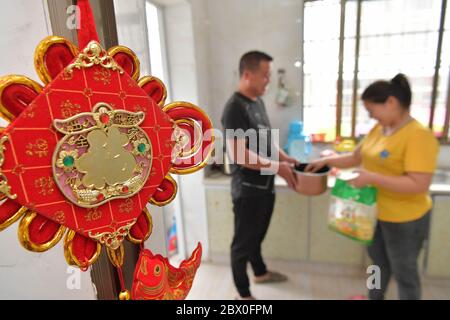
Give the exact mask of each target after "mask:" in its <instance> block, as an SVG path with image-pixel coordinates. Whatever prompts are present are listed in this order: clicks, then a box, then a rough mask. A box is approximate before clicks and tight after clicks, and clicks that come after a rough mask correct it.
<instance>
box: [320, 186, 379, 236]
mask: <svg viewBox="0 0 450 320" xmlns="http://www.w3.org/2000/svg"><path fill="white" fill-rule="evenodd" d="M376 223H377V189H376V188H374V187H372V186H367V187H364V188H354V187H352V186H351V185H350V184H348V183H347V182H346V181H344V180H341V179H336V184H335V185H334V187H333V190H332V192H331V202H330V209H329V212H328V226H329V227H330V229H332V230H334V231H336V232H338V233H340V234H343V235H345V236H347V237H349V238H351V239H354V240H357V241H359V242H362V243H364V244H370V243H372V240H373V235H374V233H375V227H376Z"/></svg>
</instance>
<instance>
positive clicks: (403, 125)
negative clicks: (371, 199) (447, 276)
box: [307, 74, 439, 300]
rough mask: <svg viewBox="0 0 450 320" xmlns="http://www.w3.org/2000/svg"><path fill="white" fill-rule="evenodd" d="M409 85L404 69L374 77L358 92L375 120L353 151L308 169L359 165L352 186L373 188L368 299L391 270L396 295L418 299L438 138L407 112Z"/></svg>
mask: <svg viewBox="0 0 450 320" xmlns="http://www.w3.org/2000/svg"><path fill="white" fill-rule="evenodd" d="M411 98H412V94H411V88H410V85H409V83H408V80H407V79H406V77H405V76H404V75H403V74H398V75H396V76H395V77H394V78H393V79H392V80H391V81H377V82H375V83H373V84H371V85H370V86H369V87H367V88H366V89H365V91H364V92H363V94H362V100H363V102H364V106H365V107H366V109H367V111H368V112H369V114H370V116H371V117H372V118H374V119H376V120H377V121H378V124H377V125H376V126H375V127H374V128H373V129H372V130H371V131H370V133H369V134H368V135H367V136H366V137H365V138H364V139H363V140H362V142H361V143H360V144H359V146H358V147H357V148H356V149H355V150H354V152H353V153H351V154H347V155H337V156H331V157H327V158H322V159H319V160H316V161H314V162H312V163H311V164H310V166H309V167H308V168H307V170H310V171H316V170H318V169H320V168H321V167H323V166H325V165H328V166H331V167H337V168H353V167H360V169H358V170H357V171H358V172H359V176H358V177H357V178H355V179H354V180H351V181H350V184H352V185H353V186H354V187H357V188H360V187H364V186H366V185H374V186H375V187H376V188H377V190H378V196H377V208H378V224H377V229H376V231H375V235H374V241H373V243H372V244H371V245H370V246H369V247H368V253H369V256H370V257H371V259H372V261H373V263H374V265H377V266H379V267H380V270H381V287H380V288H379V289H378V288H377V289H369V299H383V298H384V295H385V292H386V289H387V286H388V283H389V280H390V278H391V275H393V276H394V277H395V279H396V281H397V284H398V292H399V298H400V299H407V300H412V299H420V297H421V285H420V277H419V273H418V267H417V259H418V256H419V253H420V250H421V249H422V247H423V243H424V240H425V239H426V238H427V235H428V228H429V220H430V214H429V212H430V210H431V207H432V202H431V197H430V196H429V194H428V189H429V187H430V184H431V181H432V178H433V173H434V171H435V169H436V163H437V157H438V153H439V143H438V142H437V140H436V138H435V137H434V136H433V133H432V131H431V130H429V129H428V128H426V127H424V126H422V125H421V124H420V123H419V122H418V121H417V120H415V119H414V118H413V117H411V114H410V105H411Z"/></svg>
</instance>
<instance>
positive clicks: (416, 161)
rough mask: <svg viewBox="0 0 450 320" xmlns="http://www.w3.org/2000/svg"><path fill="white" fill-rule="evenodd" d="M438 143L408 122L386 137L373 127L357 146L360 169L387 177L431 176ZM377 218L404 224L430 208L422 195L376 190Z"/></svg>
mask: <svg viewBox="0 0 450 320" xmlns="http://www.w3.org/2000/svg"><path fill="white" fill-rule="evenodd" d="M438 154H439V143H438V141H437V139H436V138H435V137H434V136H433V133H432V131H431V130H430V129H428V128H426V127H424V126H423V125H421V124H420V123H419V122H418V121H416V120H412V121H411V122H409V123H408V124H406V125H405V126H404V127H403V128H401V129H399V130H398V131H397V132H395V133H394V134H392V135H390V136H385V135H384V134H383V129H382V126H381V125H379V124H378V125H376V126H375V127H374V128H373V129H372V130H371V131H370V133H369V134H368V135H367V136H366V137H365V138H364V140H363V141H362V143H361V157H362V166H363V168H364V169H366V170H368V171H372V172H376V173H379V174H382V175H387V176H402V175H404V174H405V173H407V172H420V173H433V172H434V171H435V169H436V164H437V157H438ZM377 189H378V197H377V206H378V219H379V220H381V221H387V222H408V221H413V220H417V219H419V218H421V217H422V216H423V215H424V214H425V213H427V212H428V211H429V210H430V209H431V207H432V201H431V197H430V195H429V194H428V193H427V192H426V193H418V194H404V193H397V192H392V191H389V190H386V189H384V188H381V187H377Z"/></svg>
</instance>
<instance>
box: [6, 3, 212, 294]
mask: <svg viewBox="0 0 450 320" xmlns="http://www.w3.org/2000/svg"><path fill="white" fill-rule="evenodd" d="M78 6H79V8H80V13H81V29H80V30H79V32H78V41H79V49H78V48H77V47H75V46H74V45H73V44H72V43H71V42H69V41H68V40H66V39H64V38H61V37H57V36H50V37H48V38H46V39H44V40H42V41H41V42H40V43H39V45H38V46H37V48H36V52H35V67H36V71H37V73H38V75H39V78H40V79H41V80H42V82H43V83H44V85H43V86H42V85H40V84H39V83H37V82H35V81H33V80H31V79H29V78H27V77H25V76H20V75H8V76H4V77H1V78H0V115H1V116H2V117H3V118H4V119H6V120H7V121H9V122H10V124H9V125H8V126H7V127H6V128H3V129H1V135H0V198H1V202H0V203H1V205H0V231H1V230H3V229H5V228H7V227H8V226H9V225H11V224H12V223H14V222H16V221H17V220H19V219H20V223H19V241H20V243H21V244H22V245H23V246H24V247H25V248H26V249H28V250H31V251H35V252H43V251H46V250H49V249H50V248H52V247H53V246H54V245H55V244H57V243H58V242H59V241H60V240H61V239H62V238H63V237H64V255H65V258H66V260H67V262H68V263H69V264H71V265H76V266H78V267H80V268H82V269H83V270H87V268H88V267H89V266H90V265H92V264H93V263H95V261H96V260H97V258H98V256H99V254H100V252H101V247H102V245H104V246H106V248H107V252H108V256H109V258H110V260H111V262H112V263H113V264H114V265H115V266H116V267H117V269H118V272H119V278H122V276H121V265H122V261H123V254H124V252H123V244H122V243H123V241H125V240H127V241H131V242H132V243H134V244H137V245H141V246H142V247H143V242H144V241H145V240H146V239H148V237H149V236H150V234H151V230H152V219H151V215H150V213H149V212H148V210H147V209H146V205H147V204H148V203H149V202H150V203H151V204H154V205H158V206H164V205H166V204H167V203H169V202H170V201H172V200H173V199H174V197H175V195H176V193H177V185H176V182H175V181H174V179H173V178H172V177H171V176H170V174H188V173H192V172H195V171H197V170H200V169H201V168H202V167H204V166H205V165H206V163H207V160H208V158H209V156H210V154H211V151H212V146H213V137H212V135H211V134H210V131H211V129H212V124H211V121H210V120H209V118H208V116H207V115H206V114H205V113H204V112H203V111H202V110H201V109H200V108H198V107H196V106H194V105H192V104H190V103H188V102H174V103H170V104H167V105H165V100H166V97H167V94H166V89H165V87H164V85H163V83H162V82H161V81H160V80H159V79H157V78H155V77H151V76H144V77H141V78H140V75H139V60H138V58H137V57H136V55H135V54H134V53H133V52H132V51H131V50H130V49H129V48H126V47H124V46H116V47H113V48H111V49H109V50H107V51H106V50H105V49H103V48H102V46H101V45H100V44H99V42H98V36H97V33H96V31H95V24H94V20H93V17H92V12H91V8H90V5H89V2H88V1H87V0H79V1H78ZM200 258H201V247H200V246H199V247H198V248H197V249H196V250H195V251H194V254H193V256H192V257H191V258H190V259H189V260H188V261H185V262H183V263H182V265H181V266H180V268H178V269H177V268H174V267H172V266H170V264H169V263H168V261H167V259H165V258H162V257H161V256H153V255H152V254H151V253H150V252H149V251H148V250H143V251H142V252H141V257H140V259H139V263H138V266H137V268H136V274H135V275H136V277H137V278H136V279H135V290H134V291H133V297H135V298H137V299H159V298H161V299H162V298H164V299H167V298H173V299H178V298H184V297H186V295H187V293H188V292H189V289H190V287H191V285H192V280H193V277H194V275H195V272H196V270H197V268H198V267H199V264H200ZM144 264H145V265H146V266H147V269H145V267H144ZM150 266H151V268H153V269H151V270H150V269H148V268H150ZM156 266H159V267H158V270H160V272H156V268H157V267H156ZM144 270H147V272H143V271H144ZM154 284H164V285H163V288H164V289H163V291H160V292H158V293H157V294H156V293H155V294H151V293H149V292H150V291H151V290H150V289H149V288H151V287H152V285H154ZM147 289H148V290H150V291H148V290H147ZM146 290H147V291H146ZM129 297H130V294H129V293H128V291H127V290H126V289H125V287H124V285H123V281H122V292H121V295H120V298H121V299H126V298H129Z"/></svg>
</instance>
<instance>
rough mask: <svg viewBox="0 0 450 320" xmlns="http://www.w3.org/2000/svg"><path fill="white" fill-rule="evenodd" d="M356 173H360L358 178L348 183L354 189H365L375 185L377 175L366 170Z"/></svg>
mask: <svg viewBox="0 0 450 320" xmlns="http://www.w3.org/2000/svg"><path fill="white" fill-rule="evenodd" d="M354 172H356V173H358V177H356V178H355V179H352V180H349V181H348V183H349V184H350V185H351V186H352V187H354V188H363V187H365V186H368V185H370V184H374V183H375V176H376V173H374V172H370V171H367V170H364V169H356V170H355V171H354Z"/></svg>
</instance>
